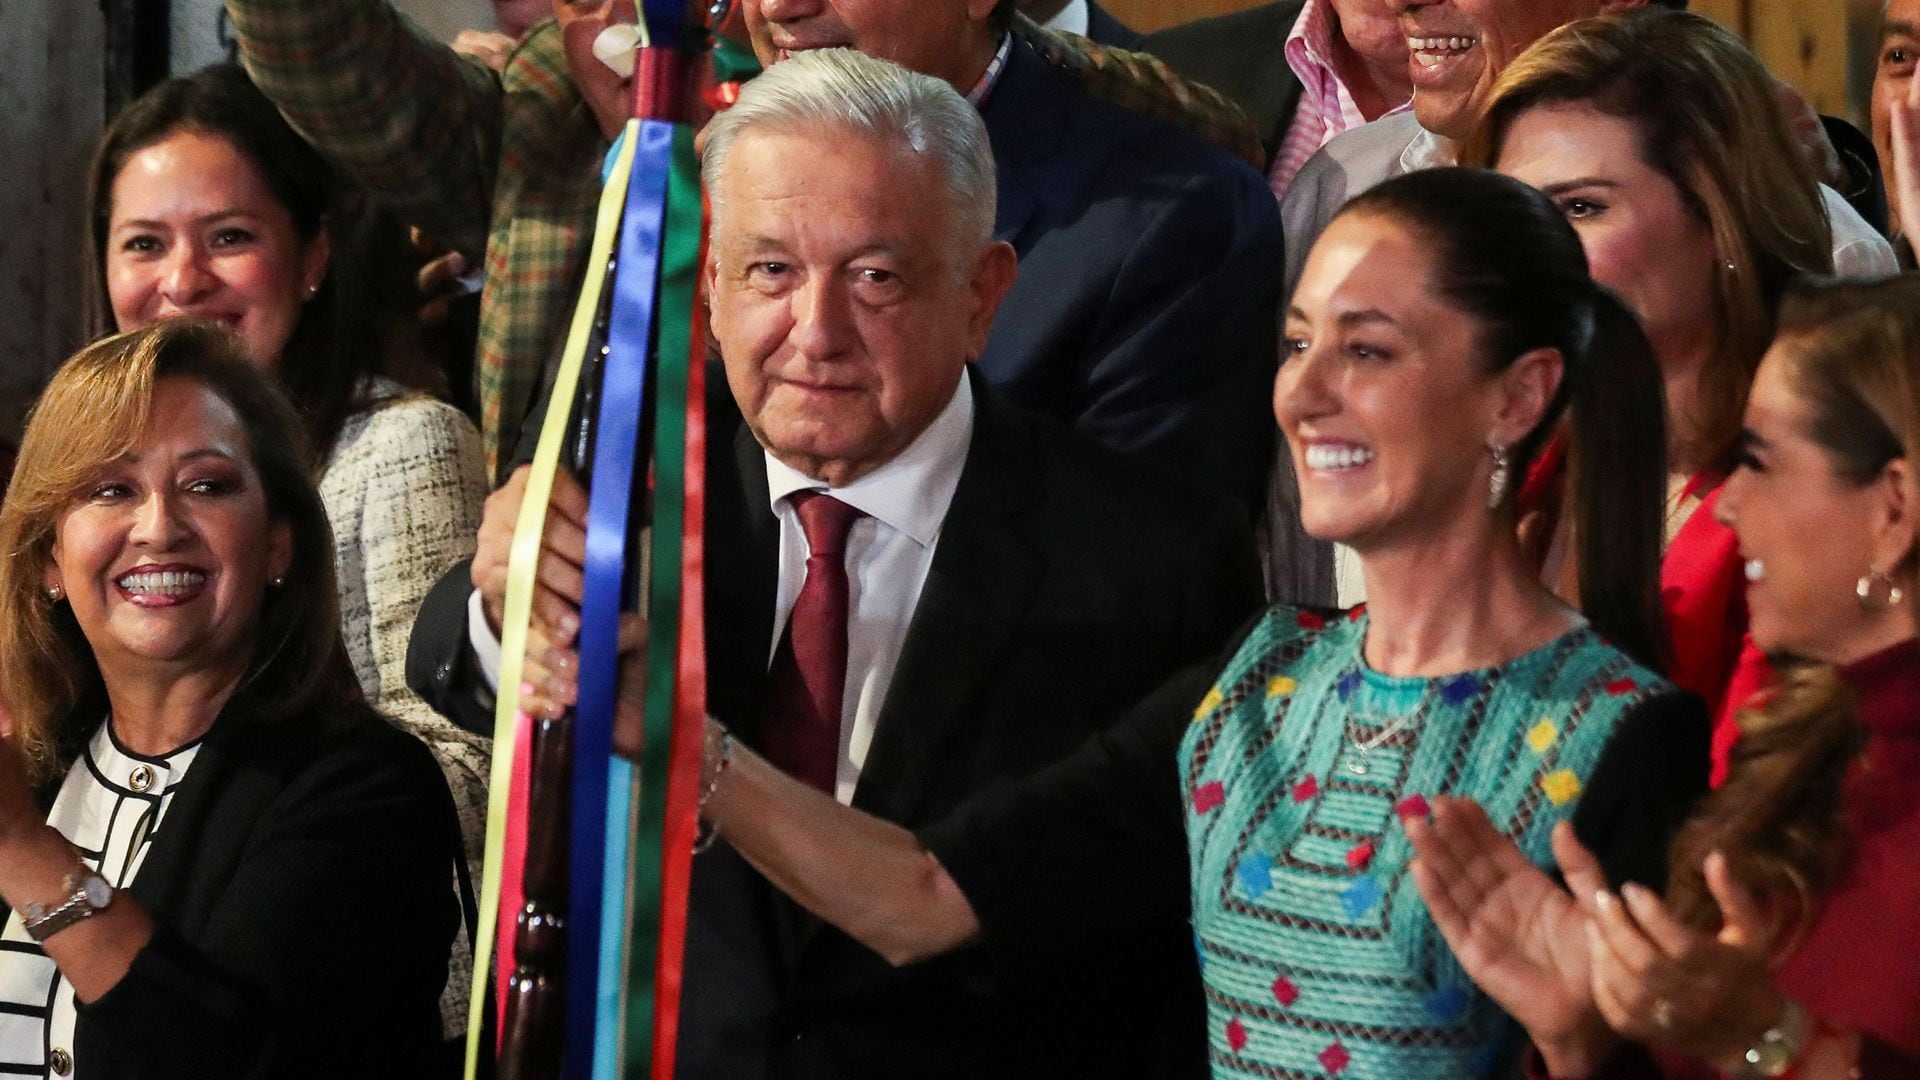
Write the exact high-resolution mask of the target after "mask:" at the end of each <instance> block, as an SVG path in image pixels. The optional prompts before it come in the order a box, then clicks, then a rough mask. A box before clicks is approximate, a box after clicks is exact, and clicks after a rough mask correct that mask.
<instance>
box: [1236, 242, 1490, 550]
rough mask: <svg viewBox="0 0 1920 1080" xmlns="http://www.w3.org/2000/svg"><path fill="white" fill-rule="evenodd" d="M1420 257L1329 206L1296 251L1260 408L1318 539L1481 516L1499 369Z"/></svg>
mask: <svg viewBox="0 0 1920 1080" xmlns="http://www.w3.org/2000/svg"><path fill="white" fill-rule="evenodd" d="M1433 271H1434V259H1433V255H1432V245H1431V244H1430V243H1429V242H1428V241H1427V239H1426V238H1425V237H1423V236H1421V235H1419V234H1418V232H1417V231H1416V230H1414V229H1411V228H1409V227H1407V226H1406V225H1404V224H1402V223H1400V222H1398V221H1395V220H1393V219H1391V218H1388V217H1384V216H1381V215H1377V214H1371V213H1349V214H1346V215H1344V216H1342V217H1340V218H1338V219H1336V220H1335V221H1334V223H1333V224H1332V225H1330V226H1328V228H1327V230H1326V232H1324V233H1322V234H1321V236H1320V239H1319V241H1318V242H1316V243H1315V244H1314V247H1313V252H1312V254H1311V255H1309V256H1308V258H1307V265H1306V268H1305V270H1304V271H1303V272H1302V274H1301V278H1300V285H1299V287H1298V288H1297V289H1296V290H1295V292H1294V295H1293V302H1292V304H1291V305H1290V307H1289V310H1288V312H1287V321H1286V331H1285V341H1284V345H1283V349H1282V356H1281V359H1282V363H1281V366H1280V374H1279V377H1278V379H1277V380H1276V382H1275V384H1274V414H1275V416H1276V418H1277V419H1278V420H1279V422H1280V428H1281V430H1282V432H1284V433H1285V435H1286V437H1287V443H1288V445H1289V447H1290V449H1291V450H1292V452H1293V466H1294V473H1295V475H1296V476H1298V477H1299V483H1300V519H1301V523H1302V524H1303V525H1304V526H1305V527H1306V530H1307V531H1308V532H1309V533H1311V534H1313V535H1314V536H1316V537H1319V538H1320V539H1323V540H1336V541H1339V542H1341V543H1344V544H1348V545H1350V546H1352V547H1353V548H1355V549H1356V550H1359V551H1361V552H1362V553H1365V552H1366V551H1367V550H1368V549H1369V548H1375V547H1379V546H1383V545H1387V544H1398V543H1402V542H1405V541H1407V540H1408V539H1409V538H1414V539H1416V540H1417V538H1418V537H1419V536H1421V535H1430V534H1434V533H1437V532H1444V531H1446V530H1447V529H1448V527H1449V524H1450V523H1454V522H1459V521H1463V520H1467V519H1469V518H1470V517H1477V518H1479V519H1485V518H1486V517H1487V510H1486V497H1487V496H1486V493H1487V485H1488V483H1489V481H1490V473H1491V469H1492V457H1491V455H1490V454H1489V453H1488V449H1487V444H1488V442H1489V438H1490V436H1492V435H1493V434H1495V433H1496V432H1498V431H1499V430H1500V425H1501V420H1500V416H1501V411H1502V403H1503V400H1504V394H1503V391H1502V387H1501V379H1500V378H1499V377H1498V376H1495V375H1490V374H1488V373H1487V372H1486V371H1485V370H1484V366H1483V363H1482V360H1481V355H1480V353H1481V348H1480V340H1479V339H1480V330H1481V327H1480V324H1479V323H1478V322H1477V321H1476V320H1475V319H1474V318H1472V317H1471V316H1469V315H1467V314H1465V313H1464V312H1461V311H1459V310H1457V309H1456V308H1455V307H1453V306H1451V305H1450V304H1448V303H1447V302H1446V301H1445V300H1444V299H1443V298H1442V297H1441V295H1440V291H1439V289H1438V288H1437V286H1436V278H1435V275H1434V272H1433ZM1522 434H1524V432H1523V433H1522Z"/></svg>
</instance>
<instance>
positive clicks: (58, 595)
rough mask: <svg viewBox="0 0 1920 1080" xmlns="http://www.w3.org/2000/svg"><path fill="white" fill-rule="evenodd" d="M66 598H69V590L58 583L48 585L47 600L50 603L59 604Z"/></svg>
mask: <svg viewBox="0 0 1920 1080" xmlns="http://www.w3.org/2000/svg"><path fill="white" fill-rule="evenodd" d="M66 598H67V590H65V589H63V588H61V587H60V586H58V585H49V586H47V602H48V603H50V604H57V603H59V602H60V601H62V600H65V599H66Z"/></svg>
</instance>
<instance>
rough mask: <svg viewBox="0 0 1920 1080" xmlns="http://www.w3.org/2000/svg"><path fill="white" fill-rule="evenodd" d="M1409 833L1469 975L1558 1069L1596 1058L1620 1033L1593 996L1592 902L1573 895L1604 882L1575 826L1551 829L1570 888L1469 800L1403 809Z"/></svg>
mask: <svg viewBox="0 0 1920 1080" xmlns="http://www.w3.org/2000/svg"><path fill="white" fill-rule="evenodd" d="M1407 838H1408V839H1409V840H1411V841H1412V843H1413V848H1414V853H1415V855H1416V859H1415V861H1414V863H1413V866H1412V872H1413V881H1414V885H1415V886H1416V887H1417V888H1418V889H1419V890H1420V895H1421V897H1422V898H1424V899H1425V900H1426V903H1427V910H1428V911H1429V912H1431V913H1432V915H1433V921H1434V925H1435V926H1436V927H1438V928H1439V930H1440V933H1441V936H1443V937H1445V938H1446V940H1447V944H1448V945H1449V946H1451V947H1452V949H1453V952H1454V955H1455V956H1456V957H1458V958H1459V961H1460V964H1461V966H1462V967H1463V968H1465V969H1466V972H1467V975H1468V976H1469V977H1471V978H1472V979H1473V981H1474V982H1475V983H1476V984H1477V985H1478V986H1479V987H1480V988H1481V989H1482V990H1484V991H1486V993H1487V994H1488V995H1489V996H1491V997H1492V998H1493V999H1494V1001H1496V1002H1498V1003H1499V1005H1500V1007H1501V1008H1503V1009H1505V1010H1506V1011H1507V1012H1508V1013H1509V1014H1510V1015H1512V1016H1513V1017H1514V1019H1516V1020H1518V1021H1519V1022H1520V1023H1521V1024H1522V1025H1523V1026H1524V1027H1525V1028H1526V1029H1527V1033H1528V1035H1529V1036H1531V1037H1532V1039H1533V1041H1534V1044H1535V1045H1536V1046H1538V1047H1539V1048H1540V1051H1541V1054H1542V1055H1543V1056H1544V1057H1545V1058H1546V1063H1547V1067H1548V1069H1549V1070H1550V1071H1551V1072H1553V1074H1554V1075H1567V1076H1578V1075H1584V1074H1585V1073H1588V1072H1591V1071H1592V1070H1593V1069H1594V1068H1596V1067H1597V1066H1598V1065H1599V1064H1600V1063H1601V1062H1602V1061H1604V1060H1605V1058H1606V1056H1607V1055H1608V1053H1610V1052H1611V1050H1612V1048H1613V1046H1614V1044H1615V1042H1616V1041H1617V1040H1616V1039H1615V1037H1614V1036H1613V1034H1612V1033H1611V1032H1609V1031H1608V1030H1607V1026H1606V1023H1605V1019H1604V1018H1603V1017H1602V1016H1601V1014H1600V1011H1599V1010H1598V1009H1597V1008H1596V1007H1595V1004H1594V1000H1593V986H1594V979H1593V972H1592V969H1591V966H1590V963H1589V944H1588V933H1589V929H1588V927H1589V925H1590V923H1591V921H1592V912H1591V911H1590V910H1589V909H1588V908H1587V907H1586V906H1584V905H1583V903H1582V901H1580V900H1576V899H1575V898H1576V897H1588V898H1590V897H1593V896H1594V895H1596V894H1597V893H1600V892H1603V891H1604V890H1605V889H1606V884H1607V883H1606V877H1605V875H1604V874H1603V873H1602V872H1601V869H1600V864H1599V862H1598V861H1597V860H1595V859H1594V857H1593V855H1592V854H1591V853H1589V852H1588V851H1587V849H1586V848H1584V847H1582V846H1581V845H1580V842H1579V841H1578V840H1576V839H1575V838H1574V835H1573V827H1572V826H1571V825H1568V824H1567V823H1565V822H1562V823H1560V824H1559V825H1557V826H1555V828H1554V832H1553V852H1554V857H1555V859H1557V860H1558V861H1559V864H1560V869H1561V872H1562V873H1563V874H1564V875H1565V877H1566V881H1567V887H1566V888H1562V887H1561V886H1560V885H1559V884H1557V883H1555V882H1554V880H1553V879H1552V878H1550V877H1548V876H1547V874H1546V873H1545V872H1543V871H1542V870H1540V868H1538V867H1536V866H1534V865H1533V864H1532V863H1530V862H1528V861H1527V859H1526V857H1525V856H1524V855H1522V854H1520V849H1519V848H1518V847H1516V846H1514V843H1513V841H1512V840H1511V839H1509V838H1508V837H1507V836H1506V834H1504V833H1502V832H1500V831H1499V830H1498V829H1496V828H1494V826H1493V822H1492V821H1490V820H1489V819H1488V818H1487V814H1486V811H1484V810H1482V809H1481V808H1480V807H1479V805H1478V804H1476V803H1474V802H1472V801H1471V800H1467V799H1454V798H1437V799H1434V800H1433V816H1432V818H1431V819H1430V820H1423V819H1420V818H1409V819H1407ZM1569 890H1571V891H1569Z"/></svg>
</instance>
